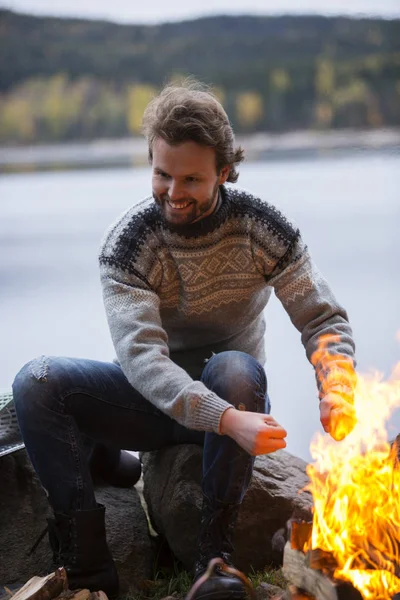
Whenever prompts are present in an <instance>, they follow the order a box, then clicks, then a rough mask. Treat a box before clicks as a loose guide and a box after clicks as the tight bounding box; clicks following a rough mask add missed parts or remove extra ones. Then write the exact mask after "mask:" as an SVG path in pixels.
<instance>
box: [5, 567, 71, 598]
mask: <svg viewBox="0 0 400 600" xmlns="http://www.w3.org/2000/svg"><path fill="white" fill-rule="evenodd" d="M67 589H68V579H67V573H66V571H65V569H64V568H60V569H57V570H56V571H55V572H54V573H50V575H46V576H45V577H32V579H29V581H27V582H26V583H25V585H23V586H22V588H21V589H19V590H18V592H16V593H15V594H14V595H13V596H12V600H52V599H53V598H56V597H57V596H59V595H60V594H61V593H62V592H63V591H66V590H67Z"/></svg>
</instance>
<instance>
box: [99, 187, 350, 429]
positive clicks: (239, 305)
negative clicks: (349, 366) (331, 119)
mask: <svg viewBox="0 0 400 600" xmlns="http://www.w3.org/2000/svg"><path fill="white" fill-rule="evenodd" d="M99 261H100V274H101V282H102V288H103V297H104V303H105V309H106V314H107V319H108V323H109V327H110V331H111V336H112V340H113V343H114V347H115V350H116V354H117V357H118V361H119V363H120V365H121V368H122V369H123V371H124V373H125V375H126V377H127V379H128V380H129V382H130V383H131V385H132V386H133V387H134V388H135V389H136V390H138V391H139V392H140V393H141V394H142V395H143V396H144V397H145V398H147V399H148V400H149V401H150V402H152V403H153V404H154V405H155V406H157V407H158V408H159V409H160V410H162V411H163V412H164V413H166V414H167V415H169V416H171V417H172V418H174V419H176V420H177V421H178V422H179V423H181V424H183V425H185V426H186V427H189V428H191V429H198V430H204V431H214V432H218V431H219V424H220V419H221V416H222V414H223V413H224V411H225V410H226V409H227V407H228V406H229V404H228V403H227V402H226V401H225V400H223V399H222V398H220V397H218V396H217V395H216V394H215V393H213V392H211V391H210V390H208V389H207V388H206V387H205V385H204V384H203V383H201V382H200V381H199V380H198V379H199V376H200V373H201V370H202V368H203V367H204V362H205V361H206V360H207V359H208V358H209V357H210V356H211V355H212V353H213V352H214V353H218V352H221V351H225V350H240V351H242V352H247V353H249V354H250V355H252V356H253V357H255V358H256V359H257V360H259V361H260V362H261V363H264V361H265V356H264V334H265V322H264V316H263V310H264V308H265V306H266V304H267V302H268V300H269V298H270V295H271V291H272V289H274V291H275V294H276V296H277V297H278V298H279V300H280V301H281V302H282V304H283V306H284V308H285V310H286V311H287V313H288V314H289V316H290V319H291V321H292V323H293V324H294V325H295V327H296V328H297V329H298V330H299V331H300V332H301V339H302V343H303V345H304V347H305V349H306V353H307V357H308V358H309V359H311V356H312V354H313V352H314V351H315V350H316V349H317V343H318V338H319V337H320V336H321V335H322V334H336V336H337V341H335V343H334V344H333V347H332V348H331V351H332V353H335V354H337V355H338V357H337V359H335V360H336V362H337V365H338V367H339V371H340V372H341V361H342V359H343V360H344V361H345V362H349V361H350V362H352V360H353V356H354V343H353V339H352V333H351V329H350V325H349V323H348V319H347V314H346V312H345V310H344V309H343V308H342V307H341V306H340V305H339V304H338V303H337V301H336V299H335V298H334V296H333V294H332V292H331V290H330V289H329V287H328V284H327V283H326V281H325V280H324V279H323V277H322V276H321V274H320V273H319V272H318V270H317V269H316V267H315V265H314V264H313V262H312V260H311V258H310V255H309V253H308V250H307V247H306V245H305V244H304V243H303V241H302V239H301V236H300V233H299V230H298V229H297V228H295V227H294V226H293V225H292V224H291V223H290V222H289V221H288V220H287V219H286V218H285V217H284V216H283V215H282V214H281V213H280V212H279V211H278V210H277V209H276V208H274V207H273V206H271V204H268V203H267V202H263V201H261V200H260V199H258V198H256V197H254V196H252V195H251V194H249V193H248V192H244V191H242V190H239V189H237V188H233V187H227V186H221V187H220V202H219V205H218V207H217V209H216V210H215V212H214V213H213V214H212V215H210V216H208V217H206V218H204V219H202V220H200V221H197V222H195V223H192V224H191V225H188V226H184V227H182V226H181V227H179V228H177V227H175V226H173V225H170V224H168V223H167V222H166V221H165V219H164V218H163V216H162V213H161V211H160V209H159V207H158V206H157V205H156V203H155V202H154V200H153V198H152V197H151V196H150V197H148V198H146V199H145V200H143V201H142V202H140V203H139V204H137V205H135V206H133V207H132V208H130V209H129V210H128V211H126V212H125V213H124V214H123V215H122V216H121V217H120V218H119V219H118V220H117V222H116V223H114V224H113V225H112V226H111V227H110V228H109V230H108V231H107V233H106V235H105V238H104V240H103V242H102V245H101V249H100V255H99ZM314 366H315V367H316V371H317V373H318V375H319V377H318V379H319V380H321V372H322V370H321V368H322V365H320V364H318V363H317V364H315V365H314ZM324 368H325V367H324ZM342 375H343V376H342V378H341V383H342V384H344V385H347V380H346V377H347V375H346V373H345V371H343V372H342ZM334 383H335V382H333V384H334ZM329 385H331V384H329ZM349 385H351V383H350V382H349ZM324 392H326V389H325V390H324Z"/></svg>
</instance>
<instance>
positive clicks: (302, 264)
mask: <svg viewBox="0 0 400 600" xmlns="http://www.w3.org/2000/svg"><path fill="white" fill-rule="evenodd" d="M144 133H145V135H146V138H147V141H148V148H149V158H150V163H151V166H152V194H150V195H149V196H148V197H147V198H145V199H143V200H141V201H140V202H137V200H136V202H135V204H134V205H133V206H132V208H129V210H127V211H126V212H125V213H124V214H123V215H122V216H120V217H119V218H118V219H117V220H116V222H115V223H114V224H113V225H112V226H111V227H110V228H109V229H108V231H107V233H106V235H105V237H104V240H103V243H102V245H101V249H100V253H99V262H100V273H101V282H102V289H103V296H104V304H105V310H106V313H107V318H108V324H109V328H110V332H111V336H112V340H113V343H114V347H115V351H116V355H117V360H116V361H114V362H110V363H106V362H104V363H103V362H98V361H92V360H87V359H76V358H57V357H51V358H50V357H41V358H39V359H35V360H33V361H31V362H30V363H28V364H27V365H25V366H24V367H23V369H22V370H21V371H20V373H19V374H18V375H17V377H16V379H15V382H14V388H13V392H14V398H15V404H16V410H17V414H18V419H19V424H20V428H21V432H22V435H23V439H24V442H25V445H26V448H27V451H28V453H29V456H30V458H31V460H32V463H33V465H34V468H35V470H36V472H37V473H38V476H39V478H40V481H41V483H42V485H43V487H44V488H45V489H46V491H47V495H48V499H49V502H50V504H51V507H52V509H53V512H54V518H53V519H50V520H49V530H50V543H51V545H52V548H53V551H54V557H55V561H56V562H58V563H59V564H63V565H64V566H65V567H66V568H67V571H68V576H69V581H70V585H71V587H72V588H74V587H80V588H82V587H84V588H90V589H92V590H97V589H103V590H104V591H105V592H106V593H108V594H109V595H114V594H115V593H116V592H117V590H118V577H117V573H116V569H115V565H114V562H113V559H112V557H111V554H110V552H109V549H108V546H107V542H106V534H105V527H104V507H102V506H100V505H98V504H97V502H96V499H95V494H94V491H93V484H92V479H91V472H90V466H89V463H88V460H87V456H88V452H87V449H88V447H87V443H88V442H87V440H91V441H92V442H93V444H100V445H101V446H102V447H103V448H109V449H114V455H113V456H114V459H113V461H111V460H110V459H109V457H110V454H107V452H106V451H105V452H104V454H103V459H102V460H100V468H101V467H102V465H103V469H104V468H105V467H104V464H106V463H104V460H106V458H107V456H108V467H107V472H108V476H109V478H110V479H112V478H114V480H115V481H117V482H118V478H120V480H121V479H123V478H124V477H125V476H126V477H128V479H129V470H130V469H131V470H132V468H133V469H135V464H134V463H133V462H132V461H135V460H136V459H134V458H133V457H132V456H130V455H127V454H126V453H125V452H121V451H120V450H119V449H121V448H123V449H125V450H127V449H128V450H136V451H149V450H155V449H159V448H162V447H163V446H166V445H170V444H182V443H196V444H202V445H203V446H204V454H203V456H204V460H203V480H202V490H203V508H202V518H201V528H200V532H199V536H198V544H197V548H198V555H197V559H196V562H195V565H194V578H195V580H197V579H198V578H199V577H200V576H201V575H202V574H203V573H204V571H205V569H206V567H207V565H208V563H209V561H210V560H211V559H212V558H215V557H220V558H222V559H223V560H224V561H225V563H227V564H231V563H230V560H231V558H230V557H231V554H232V552H233V549H234V531H235V525H236V519H237V515H238V511H239V508H240V505H241V502H242V500H243V497H244V495H245V493H246V490H247V489H248V486H249V484H250V480H251V476H252V470H253V463H254V457H255V456H257V455H260V454H266V453H269V452H274V451H275V450H278V449H280V448H284V447H285V445H286V442H285V437H286V431H285V430H284V429H283V427H281V426H280V425H279V424H278V423H277V422H276V421H275V420H274V418H273V417H272V416H270V415H269V412H270V401H269V397H268V393H267V378H266V373H265V370H264V362H265V356H264V335H265V322H264V314H263V312H264V309H265V307H266V305H267V303H268V300H269V298H270V295H271V292H272V290H274V291H275V294H276V296H277V297H278V298H279V300H280V301H281V302H282V304H283V306H284V308H285V309H286V311H287V313H288V314H289V316H290V319H291V320H292V322H293V324H294V326H295V327H296V328H297V329H298V330H299V331H300V332H301V336H302V343H303V345H304V347H305V350H306V353H307V356H308V358H309V359H310V360H312V362H313V364H314V367H315V370H316V375H317V387H318V393H319V399H320V404H319V406H320V411H321V422H322V425H323V427H324V429H325V431H327V432H330V433H331V435H333V436H334V437H343V436H344V435H345V434H346V433H348V431H350V430H351V428H352V426H353V425H354V411H353V406H352V394H353V388H354V371H353V366H354V343H353V339H352V332H351V329H350V325H349V323H348V318H347V314H346V312H345V310H344V309H343V308H342V307H341V305H340V304H339V303H338V302H337V301H336V299H335V297H334V295H333V294H332V292H331V290H330V288H329V286H328V284H327V282H326V281H325V280H324V278H323V277H322V276H321V274H320V273H319V272H318V270H317V269H316V267H315V265H314V264H313V262H312V260H311V257H310V255H309V253H308V250H307V247H306V245H305V243H304V242H303V240H302V238H301V235H300V232H299V230H298V229H297V228H296V227H295V226H293V224H291V222H290V221H289V220H288V219H287V218H285V216H283V215H282V214H281V213H280V212H279V211H278V210H277V209H276V208H274V206H272V205H271V204H269V203H268V202H266V201H264V200H261V199H259V198H256V197H255V196H253V195H252V194H251V193H248V192H245V191H242V190H240V189H238V188H236V187H235V186H232V185H226V184H227V183H231V184H233V183H236V181H237V179H238V172H237V166H238V164H239V163H240V162H241V161H242V160H243V157H244V153H243V150H242V149H241V148H240V147H235V141H234V134H233V131H232V127H231V125H230V122H229V119H228V117H227V115H226V113H225V111H224V109H223V107H222V106H221V104H220V103H219V102H218V100H217V99H216V97H214V96H213V95H212V93H210V92H209V91H208V90H206V89H203V88H201V87H200V86H196V85H193V84H189V85H183V86H169V87H166V88H165V89H163V90H162V92H161V93H160V94H159V95H158V96H157V97H156V98H154V99H153V100H152V102H151V103H150V104H149V105H148V107H147V109H146V112H145V115H144ZM323 340H325V341H324V347H325V351H324V352H317V350H318V348H320V346H321V342H322V341H323ZM129 461H131V462H129ZM127 473H128V475H127ZM93 540H95V541H96V542H95V544H94V543H93ZM244 596H245V590H244V588H243V585H242V582H241V580H239V579H238V578H236V577H234V576H232V575H227V574H226V573H225V572H224V570H223V569H222V570H220V571H218V572H216V573H215V575H214V576H213V577H212V578H211V579H209V580H208V581H207V582H206V583H205V584H203V585H202V586H200V588H199V590H198V591H197V596H196V597H197V598H198V599H202V598H206V597H207V598H208V600H214V599H215V600H220V599H225V598H231V599H237V600H241V599H242V598H243V597H244Z"/></svg>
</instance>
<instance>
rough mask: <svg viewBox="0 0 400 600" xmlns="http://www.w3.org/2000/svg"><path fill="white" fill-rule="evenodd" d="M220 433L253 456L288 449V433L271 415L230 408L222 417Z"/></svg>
mask: <svg viewBox="0 0 400 600" xmlns="http://www.w3.org/2000/svg"><path fill="white" fill-rule="evenodd" d="M220 432H221V434H222V435H229V437H231V438H232V439H233V440H235V442H236V443H237V444H239V446H241V447H242V448H243V449H244V450H246V452H248V453H249V454H251V455H252V456H258V455H259V454H269V453H270V452H275V450H278V449H279V448H285V447H286V442H285V440H284V438H285V437H286V435H287V433H286V431H285V430H284V429H283V427H281V426H280V425H279V424H278V423H277V422H276V421H275V419H274V418H273V417H271V416H270V415H264V414H260V413H254V412H246V411H242V410H236V409H234V408H230V409H228V410H226V411H225V412H224V414H223V415H222V418H221V426H220Z"/></svg>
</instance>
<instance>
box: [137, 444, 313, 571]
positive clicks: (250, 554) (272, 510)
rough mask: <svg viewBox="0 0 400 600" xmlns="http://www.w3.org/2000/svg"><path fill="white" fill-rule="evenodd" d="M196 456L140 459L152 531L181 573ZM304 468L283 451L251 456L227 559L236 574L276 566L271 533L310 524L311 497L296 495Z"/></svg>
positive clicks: (189, 551) (193, 510) (195, 488)
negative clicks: (293, 523) (294, 521)
mask: <svg viewBox="0 0 400 600" xmlns="http://www.w3.org/2000/svg"><path fill="white" fill-rule="evenodd" d="M202 455H203V451H202V448H201V447H200V446H196V445H192V444H188V445H180V446H171V447H168V448H164V449H161V450H157V451H156V452H149V453H143V454H142V461H143V477H144V490H143V491H144V497H145V499H146V503H147V505H148V510H149V515H150V518H151V521H152V524H153V527H154V528H155V530H156V531H157V532H158V533H159V534H161V535H162V536H164V537H165V538H166V540H167V541H168V543H169V546H170V548H171V550H172V552H173V553H174V554H175V556H176V557H177V558H178V559H179V560H180V561H181V562H182V563H183V564H184V565H185V567H186V568H187V569H191V568H192V567H193V563H194V560H195V553H196V537H197V532H198V529H199V524H200V509H201V503H202V493H201V478H202ZM305 468H306V462H305V461H303V460H301V459H300V458H297V457H295V456H293V455H291V454H289V453H288V452H286V451H284V450H280V451H278V452H275V453H273V454H268V455H265V456H261V457H257V459H256V461H255V467H254V472H253V479H252V483H251V486H250V488H249V490H248V492H247V494H246V496H245V499H244V501H243V504H242V507H241V510H240V514H239V520H238V524H237V529H236V540H235V547H236V552H235V554H234V557H233V560H234V564H235V566H236V567H237V568H239V569H240V570H242V571H244V572H246V573H248V572H250V571H251V568H253V569H255V570H256V571H258V570H262V569H263V568H264V567H265V566H266V565H270V564H275V565H280V564H282V558H283V554H282V551H283V546H284V544H283V541H282V544H279V543H277V544H276V543H275V546H274V548H273V544H272V538H273V536H274V534H275V533H276V532H278V531H279V530H280V529H282V528H284V527H285V525H286V522H287V521H288V519H290V518H291V517H292V516H293V515H294V516H296V517H298V518H303V519H305V520H311V506H312V498H311V494H310V493H308V492H303V493H299V492H300V490H302V489H303V488H304V486H305V485H306V484H307V483H308V477H307V475H306V472H305ZM278 539H279V536H278ZM275 542H276V538H275Z"/></svg>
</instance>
